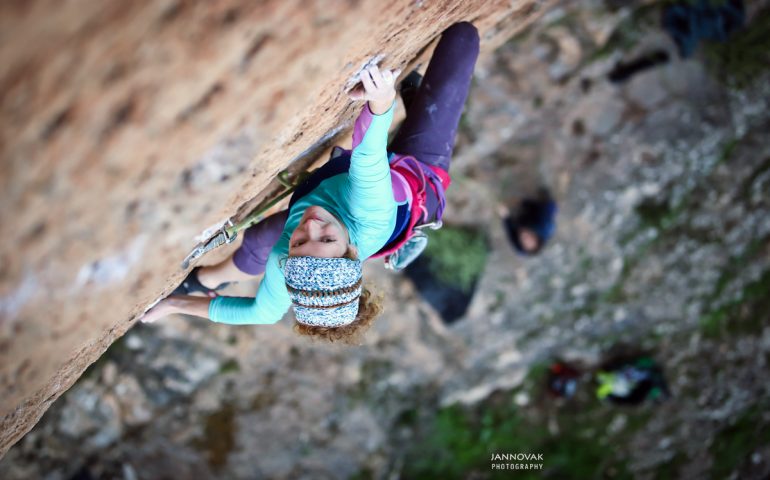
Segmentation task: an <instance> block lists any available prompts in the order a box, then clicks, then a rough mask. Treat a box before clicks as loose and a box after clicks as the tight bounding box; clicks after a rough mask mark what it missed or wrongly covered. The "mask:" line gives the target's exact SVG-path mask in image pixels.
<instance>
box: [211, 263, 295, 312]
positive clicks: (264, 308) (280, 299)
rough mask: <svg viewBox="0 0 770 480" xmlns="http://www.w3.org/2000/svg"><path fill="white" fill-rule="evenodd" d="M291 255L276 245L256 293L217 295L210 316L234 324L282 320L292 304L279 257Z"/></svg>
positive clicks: (212, 302) (212, 301) (212, 303)
mask: <svg viewBox="0 0 770 480" xmlns="http://www.w3.org/2000/svg"><path fill="white" fill-rule="evenodd" d="M285 255H288V253H284V252H283V249H281V248H274V249H273V250H272V251H271V252H270V255H269V256H268V259H267V267H266V270H265V276H264V277H263V278H262V281H261V282H260V283H259V289H258V290H257V295H256V297H217V298H214V299H212V300H211V303H210V305H209V310H208V312H207V313H208V318H210V319H211V320H212V321H214V322H218V323H228V324H230V325H267V324H273V323H276V322H277V321H279V320H280V319H281V318H282V317H283V315H284V313H286V311H287V310H288V309H289V306H291V298H289V293H288V292H287V291H286V280H285V279H284V276H283V272H281V269H280V267H279V266H278V259H279V257H281V256H285Z"/></svg>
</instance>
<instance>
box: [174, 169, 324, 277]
mask: <svg viewBox="0 0 770 480" xmlns="http://www.w3.org/2000/svg"><path fill="white" fill-rule="evenodd" d="M312 173H313V172H300V173H299V174H298V175H297V176H296V177H295V179H294V181H293V182H292V181H291V180H289V172H288V171H287V170H284V171H282V172H281V173H279V174H278V176H277V177H276V178H277V180H278V182H279V183H280V184H281V185H282V186H283V187H284V189H283V191H281V192H280V193H279V194H278V195H276V196H275V197H273V198H270V199H266V200H263V201H262V202H261V203H260V204H259V205H257V207H256V208H255V209H254V210H253V211H252V212H251V213H249V215H248V216H247V217H246V218H244V219H243V220H241V221H240V222H238V223H234V222H233V220H232V218H229V219H228V220H227V221H226V222H225V224H224V225H222V227H220V228H219V230H217V231H216V232H215V233H214V234H213V235H212V236H210V237H209V238H207V239H206V240H204V241H201V242H199V243H198V245H196V246H195V248H193V249H192V251H191V252H190V253H189V254H188V255H187V256H186V257H185V259H184V260H183V261H182V269H183V270H187V268H189V267H190V264H191V263H192V262H194V261H195V260H197V259H199V258H200V257H202V256H203V255H204V254H206V253H208V252H210V251H212V250H214V249H215V248H217V247H220V246H222V245H226V244H228V243H232V242H234V241H235V239H236V238H238V233H239V232H241V231H242V230H246V229H247V228H249V227H251V226H252V225H254V224H256V223H258V222H259V221H260V220H262V219H263V218H264V214H265V212H267V211H268V210H270V209H271V208H272V207H274V206H275V205H277V204H278V203H279V202H280V201H281V200H283V199H284V198H286V197H288V196H289V195H291V194H292V193H293V192H294V190H296V188H297V187H298V186H299V185H301V184H302V182H304V181H305V180H306V179H307V178H308V177H309V176H310V175H311V174H312Z"/></svg>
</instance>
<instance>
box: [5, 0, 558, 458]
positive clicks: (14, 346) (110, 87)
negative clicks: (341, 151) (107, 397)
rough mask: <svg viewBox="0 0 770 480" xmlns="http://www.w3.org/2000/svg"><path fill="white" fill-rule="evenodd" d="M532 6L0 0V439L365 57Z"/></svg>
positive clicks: (415, 48) (148, 299) (318, 115)
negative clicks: (458, 25)
mask: <svg viewBox="0 0 770 480" xmlns="http://www.w3.org/2000/svg"><path fill="white" fill-rule="evenodd" d="M542 3H544V2H537V1H534V0H521V1H508V0H505V1H502V0H501V1H490V0H445V1H414V0H399V1H393V2H385V3H384V2H379V1H376V0H358V1H356V0H350V1H334V2H321V1H317V2H312V1H283V0H281V1H278V0H267V1H262V2H248V1H237V0H229V1H227V0H223V1H217V2H189V1H183V0H171V1H159V2H108V3H105V2H88V3H82V2H51V1H44V0H38V1H30V2H4V3H3V4H2V5H1V6H0V92H2V93H0V122H1V123H0V125H2V127H1V128H0V152H1V154H0V155H1V156H0V159H1V162H2V163H1V167H0V168H2V175H0V191H2V203H1V204H0V205H1V206H0V235H2V238H3V240H4V241H3V246H2V247H0V364H1V365H2V367H0V368H1V370H0V417H1V418H2V421H1V422H0V425H1V426H0V432H1V433H0V453H4V452H5V451H6V450H7V449H8V448H9V446H10V445H12V444H13V443H14V442H15V441H16V440H18V439H19V438H20V437H21V436H22V435H23V434H24V433H25V432H27V431H28V430H29V429H30V428H31V427H32V426H33V425H34V424H35V423H36V422H37V420H38V419H39V418H40V416H41V415H42V414H43V412H44V411H45V410H46V409H47V408H48V407H49V406H50V405H51V403H52V402H53V401H54V400H55V399H56V398H57V397H58V396H59V395H60V394H61V393H62V392H64V391H65V390H67V388H69V387H70V386H71V385H72V384H73V382H74V381H75V380H76V379H77V378H78V377H79V376H80V374H81V373H82V372H83V371H84V370H85V368H86V367H87V366H88V365H90V364H91V363H92V362H94V361H95V360H96V359H97V358H98V357H99V356H100V355H101V354H102V353H103V352H104V351H105V349H106V348H107V347H108V346H109V345H110V344H111V343H112V342H113V341H114V340H115V339H117V338H119V337H120V336H121V335H123V334H124V333H125V332H126V330H127V329H128V328H130V327H131V325H132V324H133V323H134V321H135V320H136V318H137V316H138V315H139V314H141V313H142V311H143V310H144V309H145V307H147V306H148V305H149V304H150V303H152V302H153V301H154V300H155V299H156V298H157V297H158V296H159V295H161V294H164V293H167V292H168V291H169V290H170V289H171V287H172V286H173V285H174V284H175V283H176V282H178V280H179V279H180V278H181V277H182V276H183V272H181V271H180V270H179V262H180V260H181V259H182V258H183V257H184V256H185V255H186V253H187V252H188V251H189V249H190V248H191V247H192V246H193V245H194V243H195V237H196V235H199V234H200V233H201V232H202V231H203V230H204V229H205V228H207V227H209V226H211V225H213V224H217V223H219V222H221V221H223V220H224V219H226V218H227V217H229V216H231V215H234V214H236V213H237V212H238V211H239V207H241V206H242V205H244V204H246V203H247V202H248V201H249V200H251V199H253V198H254V197H256V196H258V195H259V194H260V192H262V191H263V190H264V189H265V187H267V186H268V185H269V182H270V180H271V179H272V178H273V176H274V175H275V174H276V173H277V172H279V171H280V170H281V169H283V168H285V167H286V166H287V165H289V164H290V163H291V162H292V161H293V160H294V159H296V158H298V157H300V156H301V154H302V152H304V151H307V150H308V149H312V148H313V147H314V146H316V145H318V143H319V142H321V141H322V140H323V139H325V138H329V137H333V136H334V135H335V134H336V133H338V132H341V131H342V130H344V129H345V128H346V127H348V126H349V125H350V121H351V119H352V118H353V116H354V114H355V111H356V110H357V105H353V104H351V103H350V102H349V101H348V100H347V98H346V95H345V91H344V88H345V85H346V82H348V81H349V80H350V79H351V78H352V77H353V75H354V74H355V73H356V72H357V71H358V70H359V69H360V67H361V66H362V65H363V64H364V63H365V62H367V61H369V60H370V59H372V58H373V57H377V56H384V60H383V63H384V65H386V66H388V67H396V66H400V67H404V66H406V65H407V64H408V63H410V62H411V61H413V60H415V59H416V58H418V57H419V55H420V54H424V53H425V51H424V50H425V48H426V46H429V45H430V42H431V41H432V40H433V39H434V38H435V37H436V36H437V35H438V34H439V33H440V32H441V31H442V30H443V29H444V28H446V27H447V26H448V25H450V24H451V23H453V22H455V21H458V20H472V21H473V22H474V23H475V24H476V25H477V26H478V27H479V29H480V31H481V32H482V35H483V36H482V41H483V48H486V49H487V50H488V49H490V47H494V46H496V45H498V44H499V43H500V42H501V40H504V39H506V38H508V37H510V36H511V35H512V34H513V33H514V32H515V31H516V30H517V29H518V28H519V27H522V26H523V25H524V24H525V23H526V22H527V21H528V20H529V19H530V18H533V17H534V16H536V15H537V14H538V13H539V12H540V11H542V10H543V8H544V5H542ZM125 388H127V389H130V388H131V386H130V385H128V386H126V387H125ZM110 408H111V407H110V405H108V404H105V409H106V410H105V411H107V410H109V409H110ZM133 415H134V416H135V417H136V421H137V422H140V421H142V418H143V415H144V414H143V413H142V408H141V407H137V409H136V411H135V412H134V414H133ZM95 441H96V440H95ZM99 441H101V440H99Z"/></svg>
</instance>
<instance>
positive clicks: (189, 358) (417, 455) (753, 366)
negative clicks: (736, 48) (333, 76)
mask: <svg viewBox="0 0 770 480" xmlns="http://www.w3.org/2000/svg"><path fill="white" fill-rule="evenodd" d="M579 3H580V5H567V6H561V7H557V8H555V9H553V10H552V11H550V12H549V13H548V14H547V15H545V16H544V17H543V18H542V19H541V20H540V21H539V22H538V23H537V24H536V25H534V26H533V27H532V28H530V29H529V30H527V31H526V32H525V33H522V34H520V35H518V36H517V37H515V38H513V39H512V40H511V41H509V42H508V43H506V44H505V45H503V46H502V47H501V48H500V49H499V50H498V51H497V52H496V53H495V54H494V55H493V56H492V57H490V58H488V59H487V60H485V61H484V62H483V63H481V64H479V65H478V66H477V71H476V75H475V79H474V84H473V88H472V92H471V95H470V98H469V102H468V105H467V109H466V113H465V115H464V116H463V119H462V121H461V128H460V133H459V138H458V145H457V148H456V152H455V157H454V159H453V164H452V170H451V172H452V176H453V185H452V187H451V188H450V190H449V193H448V206H447V214H446V217H445V223H446V224H448V225H455V226H464V227H469V228H475V229H476V230H478V231H481V232H484V234H485V235H486V239H487V244H488V245H489V252H488V256H487V259H486V262H485V264H484V265H483V273H482V275H481V277H480V278H479V280H478V282H477V284H476V289H475V292H474V295H473V299H472V301H471V304H470V306H469V308H468V311H467V312H466V313H465V315H464V316H463V317H462V318H461V319H460V320H458V321H456V322H453V323H452V324H451V325H447V324H445V323H444V322H442V319H441V318H440V316H439V315H438V314H437V313H436V311H435V310H434V309H433V308H432V307H431V306H430V305H428V304H427V303H426V302H425V301H424V300H423V299H422V298H421V297H420V293H419V290H418V289H417V288H416V287H415V285H414V284H413V283H412V282H410V281H409V280H408V279H406V278H405V277H404V276H403V275H398V274H393V273H391V272H387V271H385V270H384V269H382V267H381V265H380V264H379V263H377V262H371V264H368V265H367V267H366V270H365V276H366V278H367V279H368V281H369V282H370V283H371V284H373V285H375V286H376V289H377V290H378V291H379V292H380V293H381V294H382V295H383V296H384V298H385V305H386V310H385V313H384V314H383V315H382V318H381V319H379V320H378V321H377V323H376V325H375V327H373V329H372V331H371V332H370V333H369V335H368V337H367V340H366V342H365V343H364V345H362V346H360V347H352V348H345V347H329V346H325V345H317V344H310V343H308V342H306V341H304V340H302V339H298V338H297V337H296V336H294V334H293V333H292V331H291V322H290V321H289V319H288V318H287V319H285V320H284V321H283V322H281V323H279V324H277V325H275V326H270V327H263V326H260V327H249V326H244V327H231V326H226V325H216V324H213V323H208V322H205V321H202V320H200V319H194V318H184V317H174V318H170V319H168V321H165V322H163V323H160V324H155V325H151V326H149V325H139V326H137V327H135V328H134V329H132V330H131V331H130V332H129V333H128V334H127V335H126V336H125V337H123V338H122V339H121V340H120V341H118V342H117V343H115V344H114V345H113V346H112V347H111V348H110V349H109V351H108V352H107V353H106V354H105V355H104V356H103V357H102V358H101V359H100V360H99V362H97V363H96V364H95V365H93V366H92V367H91V368H90V369H89V371H88V372H87V373H86V374H85V375H84V376H83V378H81V379H80V380H79V381H78V383H77V384H76V385H75V386H74V387H73V388H72V389H71V390H70V391H68V392H67V393H66V394H65V395H64V396H63V397H62V398H61V400H60V401H58V402H57V403H56V404H55V405H54V406H53V407H52V408H51V409H50V410H49V411H48V413H46V415H45V416H44V417H43V419H42V420H41V422H40V423H39V424H38V425H37V426H36V427H35V428H34V429H33V430H32V431H31V432H30V433H29V434H28V435H27V436H26V437H24V438H23V439H22V441H20V442H19V443H18V444H17V445H16V446H15V447H13V448H12V449H11V450H10V451H9V452H8V454H7V456H6V457H5V458H4V459H3V460H2V461H1V462H0V477H2V478H8V479H23V478H24V479H26V478H45V479H48V480H59V479H74V478H78V479H83V478H125V479H138V478H141V479H144V478H147V479H157V478H271V479H272V478H287V479H288V478H291V479H297V478H308V479H310V478H313V479H316V478H355V479H361V478H382V479H385V478H478V479H483V478H541V477H546V478H641V479H648V478H650V479H651V478H688V479H689V478H693V479H696V478H697V479H700V478H756V479H760V478H767V476H768V475H770V436H768V432H770V414H768V412H770V409H769V408H768V407H769V406H770V388H769V387H768V385H769V384H768V382H767V381H766V378H767V374H766V370H767V368H768V362H770V303H769V300H768V299H769V298H770V196H769V195H768V192H770V137H768V135H767V132H768V128H769V127H770V121H768V116H767V111H768V104H769V103H770V82H769V81H768V80H770V72H768V71H767V69H766V68H764V67H763V68H760V69H758V70H754V69H752V68H749V67H750V65H748V64H747V65H748V66H746V65H743V64H741V65H736V64H735V63H729V62H725V61H724V60H722V61H719V58H723V57H720V56H719V55H720V52H721V51H720V50H718V49H719V47H718V46H715V45H703V46H701V48H700V49H699V50H698V52H697V54H696V55H695V56H694V57H693V58H690V59H687V60H682V59H680V58H679V56H678V54H677V52H676V48H675V46H674V44H673V43H672V41H671V40H670V39H669V38H668V37H667V36H666V35H665V33H664V32H662V31H661V29H660V27H659V24H658V21H657V20H658V16H657V14H656V13H655V11H654V10H652V9H650V8H649V7H646V6H645V7H640V8H637V9H633V8H630V7H618V8H611V7H612V4H614V3H616V2H579ZM608 5H610V6H608ZM766 7H767V2H754V3H753V4H752V5H751V8H750V10H749V13H750V15H749V18H750V20H751V23H750V24H749V30H748V31H749V32H756V29H762V28H764V29H767V26H766V25H768V24H770V21H769V20H768V13H767V10H764V11H763V10H762V8H766ZM765 31H766V30H765ZM764 38H768V37H767V36H765V37H764ZM733 41H734V42H736V43H735V44H736V45H737V44H739V42H740V38H734V39H733ZM653 50H663V51H665V52H667V53H668V56H669V58H670V60H669V62H668V63H666V64H665V65H661V66H658V67H656V68H653V69H650V70H647V71H644V72H642V73H639V74H637V75H635V76H633V77H632V78H631V79H629V80H628V81H626V82H624V83H621V84H615V83H612V82H610V81H609V80H608V79H607V74H608V72H609V71H611V70H612V69H613V67H615V66H616V65H617V64H618V62H621V61H628V60H630V59H633V58H637V57H638V56H639V55H642V54H644V53H646V52H649V51H653ZM765 51H767V50H765ZM746 62H749V60H746ZM743 67H745V68H743ZM539 185H546V186H548V187H549V188H550V189H551V191H552V192H553V194H554V195H555V197H556V199H557V201H558V204H559V213H558V217H557V218H558V226H557V231H556V235H555V238H554V239H553V240H552V241H551V242H550V243H549V244H548V246H547V248H545V249H544V251H543V252H542V254H540V255H538V256H536V257H532V258H524V257H521V256H519V255H517V254H516V253H515V252H514V251H513V250H512V248H511V246H510V244H509V243H508V241H507V239H506V237H505V233H504V231H503V227H502V224H501V220H500V217H499V214H498V213H497V212H498V205H499V204H500V203H506V202H507V203H510V202H514V201H515V200H516V199H517V198H521V196H523V195H525V194H527V193H531V192H532V191H534V189H536V188H537V186H539ZM253 291H254V285H247V284H244V285H238V286H235V287H231V289H230V290H228V292H227V293H229V294H238V293H241V294H248V293H250V292H253ZM613 348H614V349H618V348H621V349H624V350H625V351H631V350H640V351H642V350H643V351H646V352H648V353H649V354H650V355H652V356H653V357H654V358H655V359H656V360H657V361H658V362H659V363H660V364H661V366H662V367H663V370H664V372H665V375H666V378H667V379H668V383H669V387H670V389H671V395H672V396H671V398H670V399H668V400H667V401H665V402H663V403H660V404H654V403H650V404H645V405H642V406H639V407H626V408H620V407H617V406H613V405H608V404H605V403H602V402H600V401H599V400H597V399H596V397H595V395H594V390H595V385H594V384H593V383H592V381H591V378H590V377H591V375H590V374H588V373H587V374H585V375H584V376H583V377H581V379H580V383H579V386H578V393H577V394H576V396H575V397H574V398H573V399H571V400H568V401H565V400H557V399H553V398H551V397H549V396H548V395H546V393H545V390H544V383H543V382H544V374H545V371H546V369H547V366H548V365H549V364H550V362H551V361H553V360H555V359H564V360H567V361H571V362H574V363H575V364H579V365H581V366H583V367H584V368H585V369H586V370H590V369H591V367H594V366H596V365H597V364H598V363H599V362H600V361H601V359H602V358H603V357H604V356H605V355H606V354H607V352H609V351H610V350H611V349H613ZM506 453H534V454H542V456H543V460H542V462H540V463H542V464H543V469H542V470H527V471H516V472H513V471H496V470H493V469H492V466H491V464H490V463H491V462H490V457H491V456H492V455H494V454H506Z"/></svg>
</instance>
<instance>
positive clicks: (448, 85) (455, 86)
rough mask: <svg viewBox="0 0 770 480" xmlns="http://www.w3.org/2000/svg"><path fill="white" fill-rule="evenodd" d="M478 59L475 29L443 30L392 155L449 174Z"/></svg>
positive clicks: (467, 25)
mask: <svg viewBox="0 0 770 480" xmlns="http://www.w3.org/2000/svg"><path fill="white" fill-rule="evenodd" d="M478 55H479V33H478V31H477V30H476V27H474V26H473V25H471V24H470V23H468V22H461V23H455V24H454V25H452V26H451V27H449V28H447V29H446V30H444V33H443V34H442V35H441V40H439V42H438V45H437V46H436V50H435V51H434V52H433V56H432V57H431V59H430V63H429V64H428V69H427V70H426V71H425V77H423V79H422V83H421V84H420V88H419V89H418V90H417V93H416V94H415V96H414V100H412V104H411V105H410V106H409V111H408V112H407V114H406V120H404V124H403V125H401V129H400V130H399V131H398V134H397V135H396V137H395V138H394V139H393V142H392V143H391V144H390V148H389V149H390V150H391V151H393V152H396V153H401V154H405V155H412V156H414V157H415V158H416V159H417V160H419V161H421V162H424V163H427V164H430V165H435V166H437V167H440V168H442V169H443V170H445V171H449V162H450V159H451V158H452V149H453V148H454V143H455V136H456V134H457V125H458V124H459V123H460V115H461V114H462V112H463V106H464V105H465V99H466V98H467V97H468V90H469V88H470V85H471V78H472V77H473V67H474V65H475V64H476V57H478Z"/></svg>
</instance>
